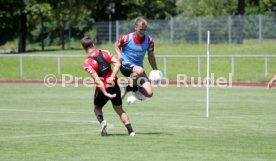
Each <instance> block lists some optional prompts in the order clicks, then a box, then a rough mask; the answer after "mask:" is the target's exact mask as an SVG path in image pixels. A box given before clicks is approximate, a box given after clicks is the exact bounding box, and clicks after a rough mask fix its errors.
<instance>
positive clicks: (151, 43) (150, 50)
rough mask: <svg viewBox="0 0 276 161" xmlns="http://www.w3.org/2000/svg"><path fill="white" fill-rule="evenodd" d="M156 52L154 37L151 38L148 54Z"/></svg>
mask: <svg viewBox="0 0 276 161" xmlns="http://www.w3.org/2000/svg"><path fill="white" fill-rule="evenodd" d="M153 51H154V40H153V38H152V37H150V36H149V48H148V52H153Z"/></svg>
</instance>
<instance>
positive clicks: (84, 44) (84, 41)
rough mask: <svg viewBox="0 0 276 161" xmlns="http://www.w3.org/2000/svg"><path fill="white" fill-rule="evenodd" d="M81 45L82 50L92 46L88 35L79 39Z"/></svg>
mask: <svg viewBox="0 0 276 161" xmlns="http://www.w3.org/2000/svg"><path fill="white" fill-rule="evenodd" d="M81 45H82V47H83V49H84V50H88V49H90V48H93V47H94V43H93V40H92V39H91V38H90V37H89V36H84V37H83V38H82V39H81Z"/></svg>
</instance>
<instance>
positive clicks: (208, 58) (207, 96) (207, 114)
mask: <svg viewBox="0 0 276 161" xmlns="http://www.w3.org/2000/svg"><path fill="white" fill-rule="evenodd" d="M209 63H210V31H209V30H208V32H207V79H206V87H207V88H206V117H207V118H208V117H209V88H210V86H209V82H210V64H209Z"/></svg>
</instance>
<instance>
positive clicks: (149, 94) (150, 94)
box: [145, 92, 153, 97]
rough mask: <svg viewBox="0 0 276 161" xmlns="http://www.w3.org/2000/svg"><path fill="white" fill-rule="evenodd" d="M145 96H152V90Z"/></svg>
mask: <svg viewBox="0 0 276 161" xmlns="http://www.w3.org/2000/svg"><path fill="white" fill-rule="evenodd" d="M145 96H146V97H152V96H153V92H150V93H147V94H146V95H145Z"/></svg>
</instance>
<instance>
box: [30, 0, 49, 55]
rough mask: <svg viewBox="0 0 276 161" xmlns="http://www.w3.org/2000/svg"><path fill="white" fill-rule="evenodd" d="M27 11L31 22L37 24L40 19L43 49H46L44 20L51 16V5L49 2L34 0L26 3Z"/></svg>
mask: <svg viewBox="0 0 276 161" xmlns="http://www.w3.org/2000/svg"><path fill="white" fill-rule="evenodd" d="M25 10H26V13H28V14H29V15H30V16H29V23H31V22H33V23H34V25H36V24H37V23H38V22H39V21H40V42H41V50H42V51H44V20H45V18H49V17H50V16H51V10H52V8H51V6H50V4H49V3H44V2H40V3H37V2H36V1H32V3H28V4H27V5H26V9H25Z"/></svg>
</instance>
